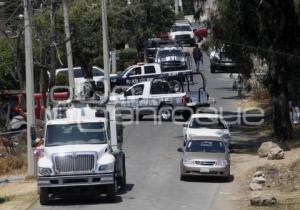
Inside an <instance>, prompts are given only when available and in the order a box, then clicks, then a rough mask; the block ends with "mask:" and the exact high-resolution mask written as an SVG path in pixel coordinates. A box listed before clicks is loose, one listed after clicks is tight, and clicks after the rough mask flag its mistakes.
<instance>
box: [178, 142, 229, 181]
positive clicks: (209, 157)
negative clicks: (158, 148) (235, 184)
mask: <svg viewBox="0 0 300 210" xmlns="http://www.w3.org/2000/svg"><path fill="white" fill-rule="evenodd" d="M178 151H179V152H182V158H181V161H180V179H181V180H186V178H187V177H188V176H218V177H224V178H225V179H226V180H229V179H230V154H229V149H228V148H227V147H226V145H225V143H224V142H223V139H222V138H217V137H206V136H205V137H202V136H199V137H194V138H192V139H190V140H189V141H188V142H187V144H186V145H185V147H184V148H179V149H178Z"/></svg>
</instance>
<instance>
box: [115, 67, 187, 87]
mask: <svg viewBox="0 0 300 210" xmlns="http://www.w3.org/2000/svg"><path fill="white" fill-rule="evenodd" d="M191 72H192V70H189V69H182V70H181V69H178V70H177V71H173V69H172V68H164V69H162V68H161V66H160V64H158V63H148V64H144V63H140V64H137V65H133V66H130V67H128V68H127V69H126V70H124V71H123V72H121V73H120V74H118V75H116V76H112V77H111V87H112V88H114V87H117V86H131V85H134V84H136V83H139V82H144V81H151V80H152V79H153V78H158V77H160V76H167V79H168V80H169V81H172V83H173V84H174V85H173V90H174V91H175V92H181V91H182V89H183V87H182V83H183V82H184V80H185V78H186V77H187V76H188V75H189V74H190V73H191Z"/></svg>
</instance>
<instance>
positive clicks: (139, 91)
mask: <svg viewBox="0 0 300 210" xmlns="http://www.w3.org/2000/svg"><path fill="white" fill-rule="evenodd" d="M126 92H127V96H139V95H143V92H144V85H136V86H134V87H133V88H130V89H129V90H127V91H126Z"/></svg>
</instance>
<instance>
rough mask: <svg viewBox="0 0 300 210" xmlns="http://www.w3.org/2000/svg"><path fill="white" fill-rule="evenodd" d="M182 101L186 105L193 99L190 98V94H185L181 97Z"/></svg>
mask: <svg viewBox="0 0 300 210" xmlns="http://www.w3.org/2000/svg"><path fill="white" fill-rule="evenodd" d="M181 102H182V103H183V104H184V105H185V104H187V103H189V102H191V99H190V97H189V96H186V95H184V96H182V98H181Z"/></svg>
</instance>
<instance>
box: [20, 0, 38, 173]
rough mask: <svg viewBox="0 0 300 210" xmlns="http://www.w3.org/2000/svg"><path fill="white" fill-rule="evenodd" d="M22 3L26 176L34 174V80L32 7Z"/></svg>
mask: <svg viewBox="0 0 300 210" xmlns="http://www.w3.org/2000/svg"><path fill="white" fill-rule="evenodd" d="M23 3H24V26H25V27H24V30H25V59H26V61H25V65H26V109H27V164H28V168H27V174H28V176H33V175H35V174H36V170H35V169H36V167H35V161H34V156H33V149H32V147H31V145H32V139H31V127H34V126H35V114H34V97H33V94H34V78H33V57H32V7H31V1H30V0H23Z"/></svg>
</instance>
